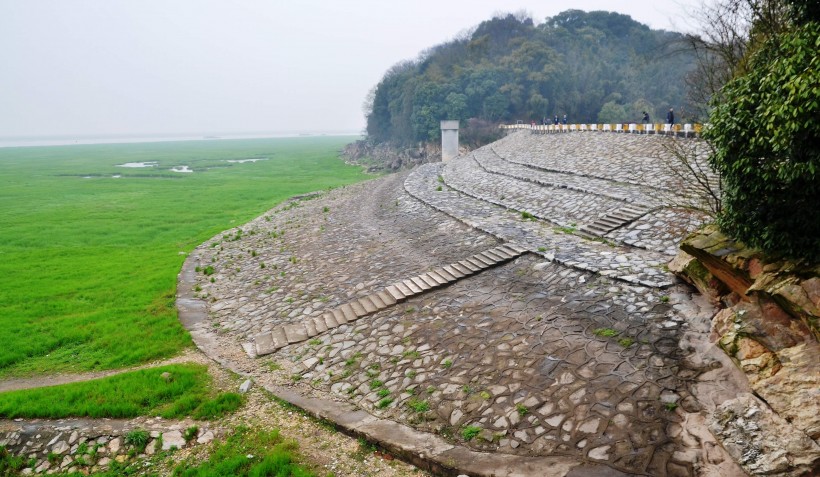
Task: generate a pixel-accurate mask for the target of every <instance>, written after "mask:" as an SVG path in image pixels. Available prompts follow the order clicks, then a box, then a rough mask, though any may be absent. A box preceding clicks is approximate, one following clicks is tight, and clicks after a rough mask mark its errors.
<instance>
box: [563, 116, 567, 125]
mask: <svg viewBox="0 0 820 477" xmlns="http://www.w3.org/2000/svg"><path fill="white" fill-rule="evenodd" d="M566 123H567V115H566V114H565V115H564V124H566Z"/></svg>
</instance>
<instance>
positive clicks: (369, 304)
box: [249, 244, 527, 356]
mask: <svg viewBox="0 0 820 477" xmlns="http://www.w3.org/2000/svg"><path fill="white" fill-rule="evenodd" d="M524 253H527V250H526V249H524V248H522V247H520V246H518V245H515V244H504V245H501V246H498V247H495V248H492V249H489V250H485V251H484V252H481V253H477V254H474V255H472V256H470V257H468V258H466V259H464V260H461V261H459V262H456V263H451V264H449V265H444V266H442V267H439V268H436V269H434V270H432V271H429V272H426V273H422V274H421V275H417V276H415V277H411V278H408V279H406V280H402V281H400V282H397V283H394V284H392V285H388V286H387V287H385V288H383V289H381V290H378V291H376V292H375V293H371V294H370V295H367V296H365V297H361V298H358V299H355V300H352V301H350V302H348V303H344V304H342V305H341V306H339V307H336V308H334V309H332V310H329V311H326V312H324V313H323V314H322V315H321V316H318V317H310V318H307V319H305V320H304V321H303V322H296V323H288V324H284V325H280V326H276V327H275V328H274V329H273V330H271V331H270V332H267V333H261V334H259V335H257V336H256V337H254V343H253V350H252V351H249V353H251V352H255V353H256V356H264V355H267V354H271V353H275V352H276V350H278V349H280V348H282V347H284V346H286V345H288V344H293V343H299V342H302V341H305V340H308V339H310V338H312V337H314V336H316V335H319V334H321V333H324V332H325V331H327V330H330V329H333V328H336V327H338V326H341V325H343V324H346V323H350V322H353V321H356V320H358V319H359V318H362V317H364V316H368V315H372V314H374V313H378V312H379V311H381V310H384V309H387V308H389V307H391V306H394V305H396V304H398V303H401V302H403V301H405V300H407V299H408V298H411V297H413V296H415V295H418V294H421V293H424V292H426V291H429V290H433V289H436V288H439V287H443V286H445V285H449V284H450V283H455V282H456V281H458V280H461V279H463V278H466V277H469V276H470V275H473V274H476V273H479V272H481V271H483V270H486V269H488V268H491V267H494V266H497V265H501V264H503V263H506V262H509V261H510V260H514V259H516V258H518V257H520V256H521V255H523V254H524Z"/></svg>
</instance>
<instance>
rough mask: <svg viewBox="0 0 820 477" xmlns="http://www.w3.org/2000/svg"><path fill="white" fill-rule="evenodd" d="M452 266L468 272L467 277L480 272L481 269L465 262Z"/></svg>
mask: <svg viewBox="0 0 820 477" xmlns="http://www.w3.org/2000/svg"><path fill="white" fill-rule="evenodd" d="M454 266H459V267H461V268H463V269H466V270H468V273H467V275H472V274H473V273H475V272H479V271H481V267H478V266H476V265H473V263H471V262H468V261H467V260H462V261H460V262H458V263H457V264H455V265H454Z"/></svg>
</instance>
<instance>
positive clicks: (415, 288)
mask: <svg viewBox="0 0 820 477" xmlns="http://www.w3.org/2000/svg"><path fill="white" fill-rule="evenodd" d="M402 283H403V284H404V286H405V287H407V288H408V289H409V290H410V291H411V292H413V295H418V294H419V293H421V292H422V291H424V290H423V289H422V288H421V287H420V286H418V285H416V283H415V282H414V281H413V280H410V279H409V278H408V279H407V280H405V281H403V282H402Z"/></svg>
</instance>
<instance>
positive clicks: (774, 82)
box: [705, 22, 820, 261]
mask: <svg viewBox="0 0 820 477" xmlns="http://www.w3.org/2000/svg"><path fill="white" fill-rule="evenodd" d="M818 38H820V23H815V22H811V23H807V24H805V25H801V26H798V27H795V28H794V30H793V31H789V32H786V33H783V34H781V35H777V36H775V37H773V38H770V39H769V40H767V41H766V42H765V43H763V45H762V46H761V47H760V49H758V50H757V51H756V52H755V53H753V54H752V56H751V58H750V60H749V69H748V72H747V73H746V74H745V75H743V76H739V77H737V78H735V79H733V80H732V81H730V82H729V83H728V84H727V85H726V86H725V87H724V89H723V93H724V94H725V98H724V102H722V103H719V104H715V105H714V106H715V108H714V110H713V112H712V114H711V117H710V122H711V127H710V128H709V129H708V130H707V131H706V132H705V137H706V138H707V139H708V140H709V141H711V142H712V143H713V145H714V146H715V153H714V154H713V155H712V156H711V157H710V163H711V165H712V166H713V167H714V168H715V170H716V171H717V172H718V173H719V174H720V175H721V176H722V179H723V185H724V193H723V210H722V213H721V214H720V215H719V216H718V225H719V226H720V227H721V229H722V230H723V231H724V232H726V233H727V234H729V235H731V236H732V237H734V238H736V239H738V240H740V241H742V242H744V243H746V244H747V245H750V246H752V247H756V248H759V249H761V250H763V251H764V252H766V253H770V254H776V255H784V256H787V257H791V258H805V259H809V260H811V261H817V260H820V214H818V213H816V208H817V205H818V204H820V121H818V117H820V101H818V91H820V61H819V60H818V56H817V54H816V52H817V50H818V48H820V40H818Z"/></svg>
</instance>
